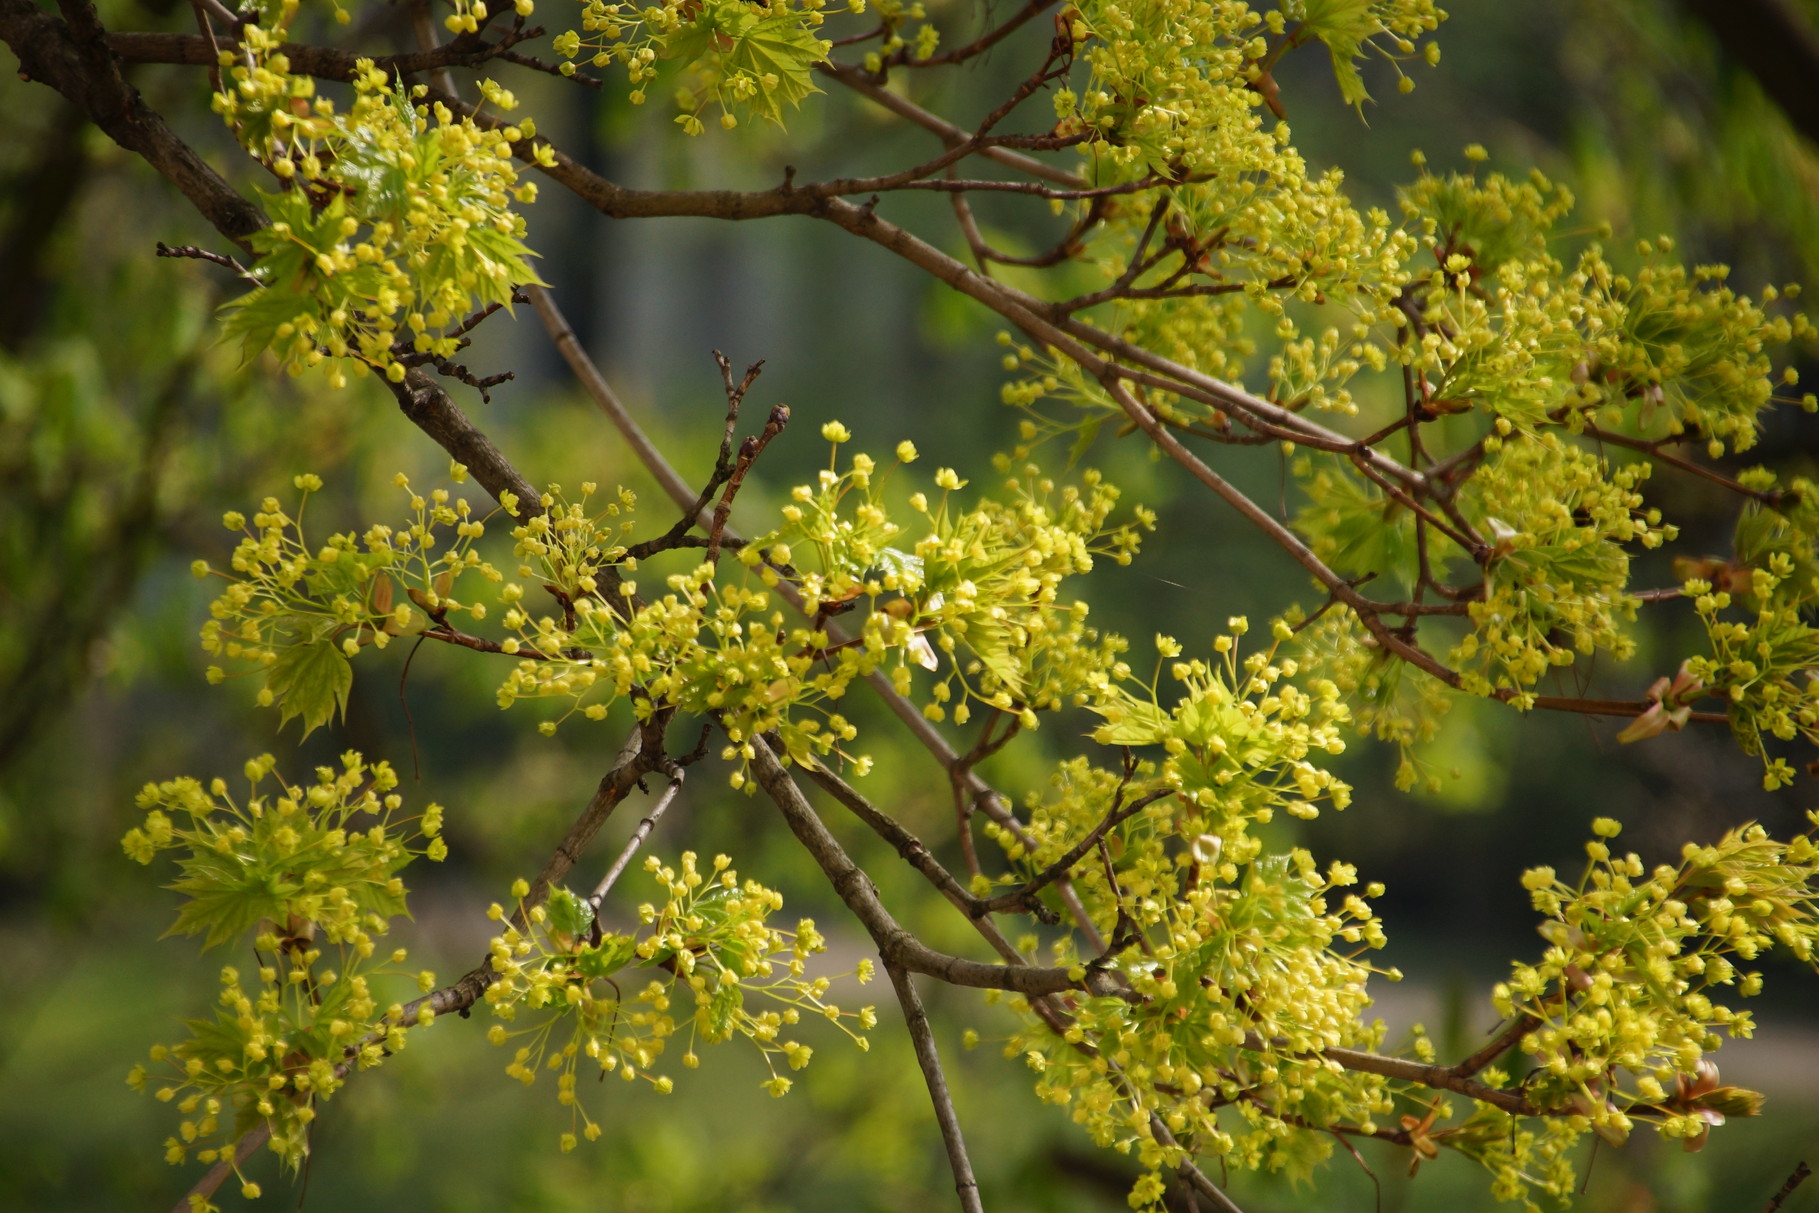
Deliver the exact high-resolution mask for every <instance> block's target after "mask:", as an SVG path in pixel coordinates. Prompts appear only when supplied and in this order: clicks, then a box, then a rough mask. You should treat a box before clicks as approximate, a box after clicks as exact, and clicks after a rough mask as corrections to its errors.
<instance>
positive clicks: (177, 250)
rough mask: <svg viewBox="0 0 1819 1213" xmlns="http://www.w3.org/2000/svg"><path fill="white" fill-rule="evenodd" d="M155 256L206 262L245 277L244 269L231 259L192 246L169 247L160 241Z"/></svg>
mask: <svg viewBox="0 0 1819 1213" xmlns="http://www.w3.org/2000/svg"><path fill="white" fill-rule="evenodd" d="M155 255H156V256H159V257H187V258H189V259H191V260H194V261H206V262H208V263H209V264H210V265H218V266H220V267H222V268H223V269H229V270H232V271H234V273H236V274H238V275H240V276H241V277H243V278H244V277H245V276H246V267H245V266H244V265H241V264H240V263H239V262H238V261H235V260H234V259H233V258H232V257H228V256H224V255H223V254H221V253H211V252H209V251H208V250H207V249H205V248H197V247H196V246H195V245H193V244H178V245H170V244H166V243H164V241H162V240H160V241H159V242H158V244H157V248H156V250H155Z"/></svg>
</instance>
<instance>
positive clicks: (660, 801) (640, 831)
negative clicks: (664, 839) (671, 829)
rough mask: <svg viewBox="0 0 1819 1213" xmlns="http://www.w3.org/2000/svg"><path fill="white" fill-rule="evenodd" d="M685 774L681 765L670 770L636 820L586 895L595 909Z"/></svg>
mask: <svg viewBox="0 0 1819 1213" xmlns="http://www.w3.org/2000/svg"><path fill="white" fill-rule="evenodd" d="M686 774H687V772H686V771H684V770H683V769H682V768H681V767H675V768H674V769H672V770H671V771H670V773H669V784H668V786H666V787H665V788H664V789H663V793H662V795H660V796H658V797H657V803H655V804H653V805H652V806H651V808H650V812H648V813H646V814H645V815H644V817H643V819H642V820H640V821H639V822H638V825H637V827H636V828H634V829H633V830H632V836H631V838H630V839H628V840H627V841H626V844H625V849H624V850H622V851H620V852H619V857H618V858H617V859H615V860H613V865H612V867H610V868H608V869H607V870H606V875H605V876H602V877H601V878H600V883H599V884H597V885H595V886H594V891H593V893H592V894H591V895H590V896H589V897H588V901H589V902H590V903H592V905H593V907H594V909H595V911H598V910H599V909H600V905H601V903H602V902H604V901H605V900H606V895H607V894H608V893H610V892H611V891H612V888H613V884H614V882H616V881H617V880H618V879H619V876H620V874H621V873H623V872H624V871H625V866H626V865H627V864H629V863H630V862H631V861H632V856H633V855H636V854H637V853H638V848H639V847H641V846H643V845H644V840H645V839H646V838H649V837H650V834H651V831H652V830H654V829H656V828H657V821H658V819H659V818H661V817H662V816H663V812H664V810H665V809H667V808H669V807H670V803H671V802H672V801H674V800H675V799H676V793H678V792H680V791H681V790H682V780H683V777H684V776H685V775H686Z"/></svg>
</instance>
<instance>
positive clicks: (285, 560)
mask: <svg viewBox="0 0 1819 1213" xmlns="http://www.w3.org/2000/svg"><path fill="white" fill-rule="evenodd" d="M450 476H451V478H452V479H453V480H454V481H455V482H456V483H457V484H458V483H460V482H462V481H464V480H465V479H466V478H467V469H466V468H464V467H463V466H461V465H460V464H458V463H457V464H452V465H451V467H450ZM294 483H295V486H296V488H297V489H298V491H299V494H300V497H299V502H298V506H297V513H296V516H295V517H293V516H292V515H290V514H287V513H285V511H284V509H283V507H282V506H281V505H280V503H279V501H278V499H277V498H275V497H268V498H266V499H265V501H264V502H263V503H262V505H261V507H260V509H259V510H258V511H257V512H255V513H254V514H253V516H252V518H251V520H250V524H251V525H250V527H249V525H248V523H249V520H248V519H247V517H246V516H245V515H244V514H242V513H240V512H239V511H237V510H236V511H231V512H229V513H228V514H227V515H225V516H224V517H223V519H222V521H223V523H224V524H225V525H226V526H227V528H228V529H229V530H234V531H241V532H244V533H245V538H243V539H241V540H240V542H239V543H238V544H237V545H236V546H235V548H234V554H233V557H232V558H231V560H230V562H229V568H228V569H226V570H222V569H215V568H212V567H211V566H210V565H209V564H208V562H207V561H201V560H199V561H197V562H196V563H195V564H194V565H192V566H191V568H192V571H193V572H194V573H195V574H196V575H197V576H198V577H209V576H219V577H222V578H224V579H225V580H226V581H227V583H228V584H227V588H226V589H225V590H223V591H222V593H221V595H220V597H218V598H216V599H215V601H214V602H213V603H212V604H211V605H210V607H209V614H210V616H211V618H210V619H209V620H208V622H206V623H204V624H203V625H202V647H203V649H204V650H205V651H206V652H208V653H210V654H211V655H214V656H218V657H223V658H225V659H227V660H229V661H233V662H240V663H244V664H245V665H246V666H249V667H250V669H249V670H248V672H249V673H252V672H257V673H259V674H261V675H262V676H263V679H264V686H263V688H262V689H261V690H260V692H259V702H260V703H261V704H262V705H268V706H269V705H276V706H277V707H278V709H279V711H280V713H281V721H288V720H289V719H290V718H291V717H293V716H296V717H300V718H301V719H302V720H303V727H304V732H305V733H306V734H307V733H308V732H310V731H311V730H314V729H315V728H317V727H319V726H321V725H323V724H326V723H327V722H328V721H329V720H330V719H331V718H332V717H333V716H334V714H335V712H336V711H337V710H339V709H340V708H342V707H343V706H345V704H346V701H347V694H348V689H349V687H351V685H352V682H353V673H352V670H351V668H350V667H349V665H348V662H349V659H350V658H353V657H355V656H357V655H358V654H359V653H360V652H361V651H362V650H363V649H365V648H367V647H368V646H371V647H373V648H381V649H382V648H384V647H385V646H386V645H387V644H388V643H390V642H391V640H392V638H393V637H395V636H400V635H416V634H418V633H421V632H423V631H424V630H425V629H427V628H429V627H431V626H445V625H446V622H447V619H448V617H449V616H450V615H453V614H464V615H468V616H470V617H472V618H474V619H484V618H485V617H486V613H487V609H486V604H485V603H478V602H476V603H467V602H462V601H460V600H459V599H457V598H456V597H454V589H455V583H456V580H457V579H458V578H459V577H460V576H461V575H462V574H463V573H467V572H473V573H476V574H478V575H479V576H481V577H482V578H484V579H486V580H488V581H492V582H498V581H500V580H502V577H501V575H500V574H499V573H498V572H497V571H496V570H495V569H493V568H492V566H490V565H488V564H486V563H485V562H484V561H482V560H481V559H480V557H479V554H478V553H477V552H475V551H474V547H473V545H474V543H475V542H476V541H477V540H479V539H480V538H481V536H483V535H484V534H485V533H486V526H485V523H484V522H483V521H482V520H481V519H478V518H475V517H474V516H473V509H472V507H471V506H469V504H468V502H467V499H466V498H462V497H452V496H451V494H450V493H449V491H448V490H447V489H444V488H437V489H434V490H432V491H431V492H430V493H429V494H428V496H425V495H423V494H421V493H418V492H416V491H414V490H413V489H412V488H411V487H410V481H409V479H408V478H406V477H405V476H404V474H403V473H399V474H398V476H397V477H396V478H395V480H394V483H395V484H396V485H397V487H398V488H400V489H402V490H403V491H404V492H406V493H407V494H408V495H409V504H410V511H411V515H410V517H409V518H408V519H407V520H406V521H405V523H404V525H403V526H402V527H401V528H397V529H394V528H392V527H389V526H385V525H382V524H380V525H374V526H372V527H370V528H368V529H367V531H366V533H365V534H364V535H362V536H355V535H354V534H352V533H351V532H350V533H346V534H336V535H330V536H329V537H328V539H327V541H326V542H325V543H324V544H323V545H322V546H321V547H320V548H313V547H312V546H311V544H310V542H309V540H308V538H307V536H306V534H305V532H304V529H303V521H302V515H303V511H304V506H305V505H306V504H307V502H308V500H309V497H310V495H311V494H312V493H313V492H315V491H317V490H319V489H320V488H321V487H322V481H321V479H320V478H319V477H317V476H314V475H302V476H298V477H296V478H295V481H294ZM448 530H453V532H454V541H453V543H452V544H449V546H448V548H447V550H446V551H443V552H441V553H439V554H438V553H437V552H436V548H437V547H438V546H440V545H441V544H443V543H444V542H446V532H447V531H448ZM397 589H402V590H403V595H402V596H399V595H398V594H397V593H396V590H397ZM208 677H209V681H211V682H220V681H222V680H223V679H224V678H226V677H228V673H227V670H226V669H225V668H224V667H221V666H211V667H210V668H209V671H208Z"/></svg>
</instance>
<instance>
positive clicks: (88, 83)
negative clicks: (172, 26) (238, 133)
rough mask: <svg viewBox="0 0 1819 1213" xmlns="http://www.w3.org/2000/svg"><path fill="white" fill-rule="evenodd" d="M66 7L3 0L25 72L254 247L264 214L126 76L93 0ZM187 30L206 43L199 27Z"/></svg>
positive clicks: (0, 28) (72, 0)
mask: <svg viewBox="0 0 1819 1213" xmlns="http://www.w3.org/2000/svg"><path fill="white" fill-rule="evenodd" d="M61 8H62V10H63V17H62V18H61V19H60V18H57V17H53V16H51V15H50V14H49V13H46V12H44V11H43V10H42V9H40V8H39V7H38V6H37V5H36V4H33V3H32V0H0V41H4V42H5V43H6V44H7V45H8V46H9V47H11V48H12V51H13V54H14V55H16V56H18V59H19V72H20V75H21V76H23V77H25V78H27V79H30V80H36V81H39V82H40V83H43V84H47V85H49V86H50V87H51V88H54V89H56V90H57V91H58V92H59V93H62V94H63V95H64V96H65V97H67V98H69V100H70V101H72V102H73V103H75V104H76V105H77V106H78V107H79V108H81V109H82V111H83V112H84V113H86V114H87V115H88V116H89V118H90V119H91V120H92V121H93V122H94V123H95V125H96V126H98V127H100V128H101V129H102V130H103V131H105V132H106V133H107V135H108V137H109V138H111V139H113V141H114V142H115V143H118V144H119V145H120V146H121V147H123V148H126V149H127V150H128V151H131V152H136V153H138V155H139V156H141V157H143V158H144V160H145V162H146V163H147V164H150V165H151V166H152V167H153V168H154V169H157V170H158V172H159V173H161V174H162V175H163V176H164V177H165V179H167V180H168V181H170V183H171V184H172V185H175V186H176V187H177V188H178V190H180V191H182V193H183V196H184V197H185V198H187V199H189V201H190V203H191V205H193V206H194V207H195V208H196V210H197V211H199V212H200V213H201V214H202V217H203V218H204V219H207V220H208V221H209V223H211V224H213V225H214V227H215V230H216V231H218V232H220V233H221V234H222V235H223V236H226V237H227V238H228V239H229V240H232V241H233V242H234V243H235V244H237V245H239V246H240V247H241V248H242V249H247V250H248V251H250V245H249V244H248V243H247V241H248V239H249V238H250V237H251V236H252V234H253V233H254V232H256V231H258V230H259V229H260V228H262V227H264V226H265V216H264V214H263V213H261V212H260V210H259V208H258V207H257V206H255V205H253V203H251V202H250V201H248V200H247V199H246V198H244V197H242V196H241V195H240V194H239V193H238V192H237V191H236V190H235V189H234V188H233V187H232V186H230V185H228V183H227V182H226V181H225V180H223V179H222V177H221V175H220V174H219V173H217V172H216V171H215V170H214V169H213V168H212V167H210V166H209V164H208V163H207V162H206V161H204V160H203V159H202V157H201V156H199V155H197V154H196V152H195V150H194V149H193V148H191V147H190V146H189V145H188V144H187V143H185V142H184V141H183V140H182V139H180V138H178V137H177V134H176V132H174V131H173V130H171V128H170V125H169V124H168V123H166V122H165V121H164V119H163V118H162V117H160V116H159V115H158V114H157V113H156V112H155V111H153V110H152V109H151V108H150V107H149V106H147V105H146V104H145V101H144V100H143V99H142V98H141V97H140V96H139V90H138V89H136V88H134V87H133V86H132V85H131V84H129V83H127V80H126V77H125V76H124V75H122V74H121V70H120V60H119V59H118V58H116V57H115V55H114V52H113V51H112V50H111V49H110V48H109V45H108V41H107V31H106V30H104V29H103V28H102V27H101V20H100V18H99V17H98V16H97V15H96V13H95V9H94V6H93V5H92V4H90V3H88V0H62V3H61ZM183 36H184V37H187V38H190V39H193V40H194V41H195V43H196V45H197V46H198V47H199V48H203V49H204V50H206V47H207V42H206V40H205V39H204V38H203V37H202V36H201V35H200V34H187V35H183Z"/></svg>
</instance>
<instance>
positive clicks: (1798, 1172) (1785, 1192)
mask: <svg viewBox="0 0 1819 1213" xmlns="http://www.w3.org/2000/svg"><path fill="white" fill-rule="evenodd" d="M1812 1173H1813V1169H1812V1168H1811V1167H1809V1166H1807V1165H1806V1161H1805V1160H1804V1159H1802V1160H1801V1161H1800V1162H1798V1163H1796V1164H1795V1165H1794V1173H1793V1174H1792V1175H1790V1176H1788V1177H1787V1182H1786V1183H1784V1184H1782V1185H1781V1190H1780V1191H1779V1192H1777V1193H1775V1194H1774V1195H1773V1196H1771V1197H1769V1202H1768V1204H1767V1205H1765V1206H1763V1209H1762V1213H1775V1210H1777V1209H1779V1208H1780V1207H1781V1206H1782V1204H1783V1203H1784V1202H1785V1201H1786V1200H1787V1198H1788V1197H1790V1196H1792V1195H1793V1194H1794V1189H1795V1188H1798V1187H1799V1186H1800V1185H1801V1184H1803V1183H1805V1182H1806V1178H1807V1176H1809V1175H1811V1174H1812Z"/></svg>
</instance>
